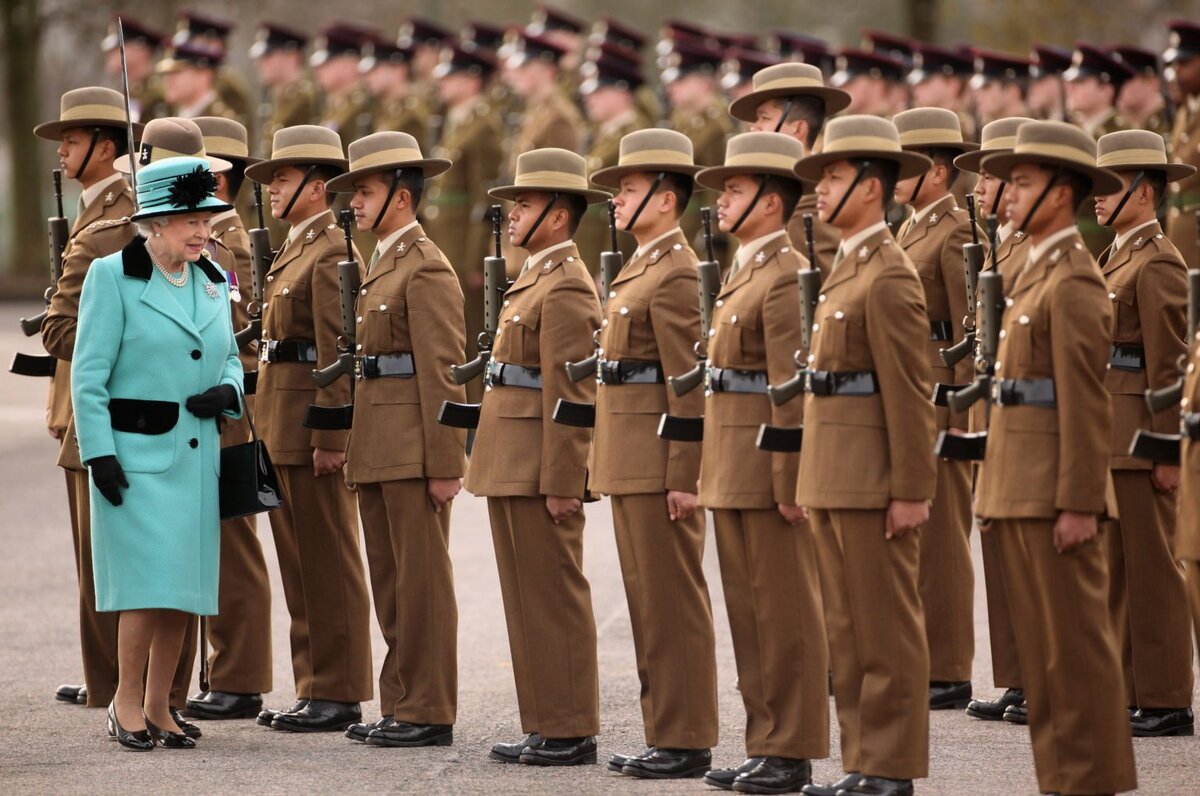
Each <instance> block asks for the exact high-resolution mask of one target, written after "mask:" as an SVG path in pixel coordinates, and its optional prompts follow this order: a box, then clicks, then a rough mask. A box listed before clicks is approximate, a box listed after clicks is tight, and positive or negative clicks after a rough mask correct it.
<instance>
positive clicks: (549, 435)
mask: <svg viewBox="0 0 1200 796" xmlns="http://www.w3.org/2000/svg"><path fill="white" fill-rule="evenodd" d="M587 186H588V182H587V170H586V164H585V162H584V160H583V157H582V156H580V155H577V154H575V153H573V152H568V151H566V150H563V149H539V150H534V151H532V152H526V153H525V154H523V155H522V156H521V157H520V158H519V159H518V161H517V176H516V180H515V181H514V184H513V185H511V186H507V187H502V188H496V189H493V190H492V191H491V192H490V195H491V196H493V197H494V198H496V199H503V200H511V201H512V202H513V208H512V210H511V212H510V213H509V226H508V237H509V242H510V243H511V244H512V245H513V246H514V247H517V248H521V249H525V250H527V251H529V252H530V256H529V258H528V259H526V260H525V262H524V264H523V265H522V266H521V268H520V274H519V276H518V277H517V280H516V282H514V283H513V285H512V287H510V288H509V289H508V292H507V293H505V296H504V303H503V307H502V308H501V311H500V319H499V326H500V329H499V331H498V332H497V333H496V343H495V347H494V349H493V351H492V358H491V362H490V363H489V365H488V369H487V371H486V373H485V380H486V381H487V384H488V390H487V392H486V393H485V394H484V396H483V404H482V408H481V416H480V419H479V434H478V436H477V437H476V439H475V447H474V450H473V451H472V453H471V464H470V467H469V468H468V470H467V478H466V482H465V484H464V485H465V486H466V488H467V489H468V490H469V491H471V492H472V493H474V494H476V495H479V496H482V497H486V498H487V499H488V515H489V517H490V519H491V525H492V540H493V542H494V543H495V548H496V565H497V567H498V568H499V570H500V593H501V595H502V596H503V598H504V614H505V619H506V621H507V624H508V637H509V648H510V652H511V654H512V665H513V678H514V679H515V681H516V687H517V705H518V707H519V708H520V712H521V729H522V731H523V732H525V733H526V734H527V735H526V737H525V739H524V740H522V741H517V742H516V743H498V744H495V745H494V746H493V747H492V751H491V757H492V759H493V760H497V761H500V762H503V763H518V762H520V763H524V764H526V765H550V766H555V765H579V764H586V763H595V762H596V738H595V736H596V733H597V732H599V730H600V716H599V712H600V705H599V682H598V674H597V661H596V621H595V618H594V617H593V615H592V601H591V589H590V587H589V585H588V581H587V578H586V577H585V576H584V574H583V566H582V565H583V561H582V555H583V526H584V516H583V504H582V502H581V501H582V499H583V497H584V496H585V494H586V486H587V484H586V481H587V458H588V443H589V441H590V439H591V430H590V429H586V428H576V427H572V426H566V425H561V424H558V423H555V422H553V421H552V420H551V416H552V414H553V411H554V407H555V405H556V404H557V402H558V401H559V399H565V400H568V401H575V402H591V400H592V398H593V397H594V395H595V383H594V382H592V383H589V382H587V381H586V380H585V381H581V382H577V383H576V382H572V381H570V379H568V377H567V374H566V370H565V369H564V368H563V363H565V362H568V361H578V360H580V359H583V358H585V357H587V356H588V355H589V354H590V353H591V352H592V343H591V340H592V332H593V330H595V329H596V328H597V327H599V325H600V306H599V302H598V301H597V298H596V290H595V286H594V285H593V283H592V279H591V277H590V276H589V274H588V272H587V268H586V266H585V265H584V264H583V262H582V261H581V260H580V258H579V251H578V249H576V248H575V244H574V242H573V241H572V240H571V234H572V233H573V232H574V230H575V229H576V228H577V227H578V225H579V221H580V219H581V218H582V217H583V213H584V208H585V206H586V203H588V202H599V201H603V200H605V199H607V198H608V194H606V193H604V192H602V191H594V190H590V189H589V188H588V187H587Z"/></svg>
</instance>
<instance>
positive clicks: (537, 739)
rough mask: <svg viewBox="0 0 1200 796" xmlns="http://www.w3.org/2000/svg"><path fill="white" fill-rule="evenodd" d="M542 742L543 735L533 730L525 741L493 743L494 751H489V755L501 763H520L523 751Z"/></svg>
mask: <svg viewBox="0 0 1200 796" xmlns="http://www.w3.org/2000/svg"><path fill="white" fill-rule="evenodd" d="M541 742H542V736H540V735H538V734H537V733H536V732H531V733H529V735H526V736H525V740H523V741H517V742H516V743H498V744H492V751H490V752H488V757H490V758H491V759H493V760H495V761H497V762H500V763H520V762H521V753H522V752H524V751H525V750H526V749H528V748H529V747H531V746H537V745H538V744H540V743H541Z"/></svg>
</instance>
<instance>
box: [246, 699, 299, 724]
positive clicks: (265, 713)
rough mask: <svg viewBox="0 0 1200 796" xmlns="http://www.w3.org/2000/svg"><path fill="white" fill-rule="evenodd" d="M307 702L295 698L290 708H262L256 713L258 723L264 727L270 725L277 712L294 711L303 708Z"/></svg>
mask: <svg viewBox="0 0 1200 796" xmlns="http://www.w3.org/2000/svg"><path fill="white" fill-rule="evenodd" d="M307 704H308V700H307V699H297V700H296V701H295V702H294V703H292V706H291V707H290V708H284V709H283V710H274V709H272V708H263V709H262V711H261V712H260V713H259V714H258V723H259V724H261V725H262V726H264V727H270V726H271V722H273V721H275V717H276V716H278V715H279V714H281V713H295V712H297V711H300V710H304V706H305V705H307Z"/></svg>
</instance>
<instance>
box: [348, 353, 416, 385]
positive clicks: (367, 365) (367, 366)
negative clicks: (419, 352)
mask: <svg viewBox="0 0 1200 796" xmlns="http://www.w3.org/2000/svg"><path fill="white" fill-rule="evenodd" d="M415 375H417V371H416V367H415V366H414V365H413V355H412V354H411V353H409V352H405V353H403V354H379V355H378V356H367V357H359V359H358V377H359V378H360V379H381V378H389V377H390V378H395V379H411V378H412V377H413V376H415Z"/></svg>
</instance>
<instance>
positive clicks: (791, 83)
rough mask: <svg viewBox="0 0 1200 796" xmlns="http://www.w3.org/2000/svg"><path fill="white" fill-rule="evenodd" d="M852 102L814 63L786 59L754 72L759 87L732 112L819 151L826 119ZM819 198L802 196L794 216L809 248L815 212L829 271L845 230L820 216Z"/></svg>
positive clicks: (820, 258) (796, 231) (798, 239)
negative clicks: (808, 229)
mask: <svg viewBox="0 0 1200 796" xmlns="http://www.w3.org/2000/svg"><path fill="white" fill-rule="evenodd" d="M849 104H850V95H849V94H847V93H846V92H845V91H842V90H841V89H838V88H830V87H828V86H826V85H825V81H824V77H823V76H822V74H821V70H820V69H818V68H817V67H816V66H813V65H812V64H802V63H785V64H779V65H777V66H769V67H767V68H766V69H763V70H761V71H759V72H757V73H756V74H755V75H754V90H753V91H751V92H749V93H747V94H746V95H745V96H743V97H742V98H741V99H738V100H735V101H734V102H733V103H731V104H730V106H729V115H730V116H732V117H733V118H735V119H740V120H741V121H743V122H749V123H750V129H751V130H754V131H756V132H775V133H783V134H784V135H790V136H792V137H793V138H795V139H796V140H798V141H799V142H800V143H801V144H803V145H804V151H805V152H813V151H815V148H816V146H817V141H818V140H819V138H820V136H821V130H822V128H824V126H825V120H826V119H828V118H829V117H831V116H833V114H835V113H837V112H838V111H841V110H842V109H843V108H845V107H846V106H847V105H849ZM816 209H817V197H816V194H814V193H811V192H809V193H806V194H805V195H803V196H801V197H800V202H799V204H797V205H796V211H795V212H794V213H792V217H791V219H790V220H789V221H788V237H789V238H790V239H791V241H792V246H793V247H795V248H797V249H799V250H800V251H804V252H807V251H808V248H807V247H808V240H807V236H806V235H805V232H804V216H805V215H811V216H812V217H813V237H814V238H815V241H814V245H813V251H814V252H815V254H816V257H817V262H815V263H814V264H813V268H819V269H820V270H821V271H822V273H825V274H828V273H829V269H830V267H831V266H832V265H833V255H834V252H836V251H837V246H838V241H839V239H840V235H839V233H838V231H837V229H836V228H835V227H833V226H831V225H829V224H826V223H825V222H823V221H821V220H820V219H819V218H817V217H816Z"/></svg>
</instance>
